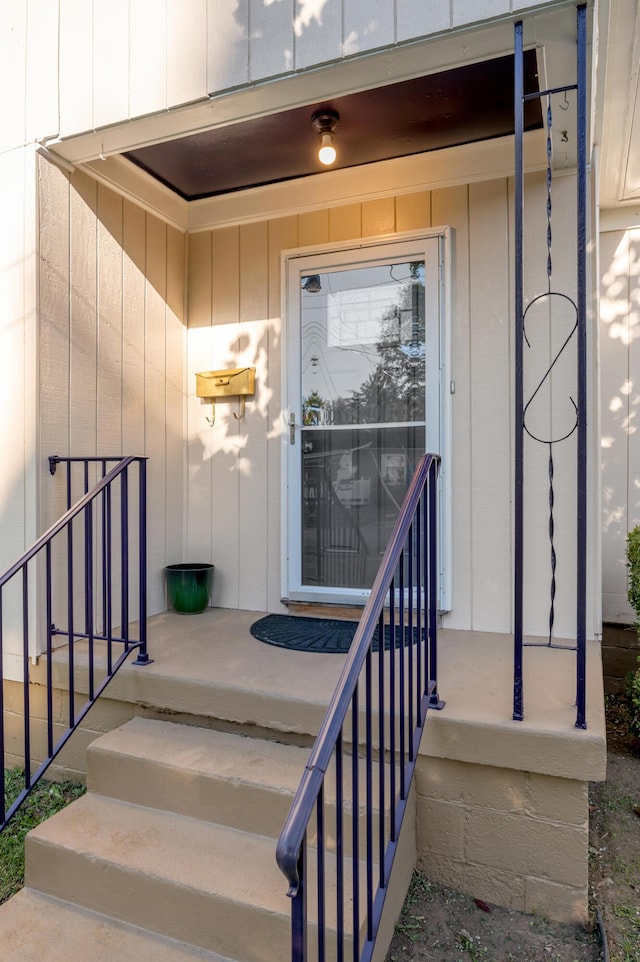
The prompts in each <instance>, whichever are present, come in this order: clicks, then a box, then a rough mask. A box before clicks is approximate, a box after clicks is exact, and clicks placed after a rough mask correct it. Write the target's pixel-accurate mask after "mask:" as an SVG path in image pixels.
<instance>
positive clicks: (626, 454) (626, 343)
mask: <svg viewBox="0 0 640 962" xmlns="http://www.w3.org/2000/svg"><path fill="white" fill-rule="evenodd" d="M631 213H632V214H633V212H631ZM636 216H637V214H636ZM600 358H601V382H600V383H601V396H602V401H601V411H602V451H601V459H602V525H603V537H602V554H603V557H602V562H603V564H602V604H603V618H604V620H605V621H611V622H617V623H620V624H630V623H631V622H632V621H633V620H634V617H635V616H634V613H633V609H632V608H631V606H630V604H629V602H628V600H627V569H626V537H627V532H628V531H630V530H631V528H633V526H634V525H636V524H640V480H639V479H640V430H639V424H638V422H639V419H640V228H638V227H635V228H630V229H620V230H608V231H606V232H604V233H601V235H600Z"/></svg>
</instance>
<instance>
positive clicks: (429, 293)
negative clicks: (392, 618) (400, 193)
mask: <svg viewBox="0 0 640 962" xmlns="http://www.w3.org/2000/svg"><path fill="white" fill-rule="evenodd" d="M433 241H436V242H437V265H436V268H435V290H430V289H429V286H428V284H427V277H428V274H427V270H426V264H425V321H426V324H427V331H428V318H429V316H430V315H432V314H433V313H434V312H435V313H436V314H437V317H438V325H437V331H436V334H435V336H436V338H437V345H438V347H437V354H438V357H437V380H436V379H434V378H433V377H432V378H431V379H430V378H429V373H430V372H429V370H427V402H426V403H427V418H426V450H427V451H429V452H431V453H437V454H440V456H441V458H442V463H441V470H440V475H439V480H438V498H439V522H440V524H439V536H438V541H439V545H438V547H439V552H438V569H439V571H438V597H439V602H438V607H439V610H440V611H443V612H444V611H450V610H451V583H452V577H451V570H452V569H451V561H452V559H451V531H452V524H451V421H452V418H451V395H452V393H453V390H454V387H453V382H452V380H451V375H450V372H451V306H452V305H451V291H452V287H451V262H452V258H451V248H452V244H453V231H452V229H451V228H449V227H438V228H429V229H425V230H416V231H404V232H401V233H397V234H386V235H381V236H378V237H375V238H371V239H366V240H365V239H362V240H357V241H350V242H341V243H333V244H332V243H329V244H321V245H314V246H311V247H302V248H295V249H292V250H285V251H282V253H281V285H282V286H281V304H282V419H283V430H282V460H281V472H282V484H281V493H282V496H281V532H282V543H281V544H282V546H281V597H282V601H283V602H284V603H287V602H307V603H309V602H311V603H316V604H327V605H330V604H340V605H345V604H346V605H364V604H366V601H367V599H368V597H369V594H370V590H369V589H360V588H340V589H337V590H336V591H335V592H331V593H330V592H329V590H328V589H326V588H316V587H314V586H309V585H308V586H304V587H303V586H302V584H301V582H302V577H301V551H300V520H299V519H298V520H297V521H294V520H293V518H292V512H291V506H292V505H294V504H298V505H299V504H301V497H302V482H301V471H300V465H299V453H300V444H299V442H300V427H301V422H302V409H301V406H302V397H301V393H302V392H301V385H300V340H301V312H300V307H299V305H300V301H299V292H300V277H301V275H303V274H305V275H307V274H310V273H311V274H313V273H318V272H321V271H322V269H323V268H324V269H327V268H333V267H335V268H336V269H340V268H347V267H348V266H351V265H352V266H353V267H357V266H358V264H360V263H366V262H367V261H370V260H374V259H376V258H377V257H380V258H382V257H385V256H393V257H402V258H403V259H406V260H410V259H412V257H413V258H414V259H417V257H418V256H425V258H427V248H428V247H430V246H431V245H432V242H433ZM420 245H422V246H420ZM431 256H433V252H432V254H431ZM432 280H433V275H432ZM294 299H295V300H296V304H295V305H292V301H293V300H294ZM427 343H428V334H427ZM431 373H433V372H431ZM434 380H436V383H433V381H434ZM434 409H435V410H437V412H438V414H437V417H436V418H431V419H430V418H429V411H432V410H434ZM292 418H293V423H292ZM292 430H293V431H294V432H295V436H296V443H295V444H291V442H290V436H291V431H292ZM296 462H297V463H296ZM296 539H297V542H298V544H297V548H296Z"/></svg>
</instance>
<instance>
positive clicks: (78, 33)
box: [58, 0, 94, 134]
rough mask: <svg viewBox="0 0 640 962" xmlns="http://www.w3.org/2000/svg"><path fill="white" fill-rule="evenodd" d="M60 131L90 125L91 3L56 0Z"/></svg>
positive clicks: (91, 111) (79, 128)
mask: <svg viewBox="0 0 640 962" xmlns="http://www.w3.org/2000/svg"><path fill="white" fill-rule="evenodd" d="M58 90H59V97H60V132H61V134H65V133H73V132H78V131H81V130H90V129H91V127H93V100H94V95H93V3H87V0H60V63H59V67H58Z"/></svg>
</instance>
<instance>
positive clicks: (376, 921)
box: [276, 454, 443, 962]
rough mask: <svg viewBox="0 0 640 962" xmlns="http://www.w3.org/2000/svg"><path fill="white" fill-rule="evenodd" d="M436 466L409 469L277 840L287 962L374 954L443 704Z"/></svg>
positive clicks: (427, 462)
mask: <svg viewBox="0 0 640 962" xmlns="http://www.w3.org/2000/svg"><path fill="white" fill-rule="evenodd" d="M438 466H439V458H438V457H437V456H435V455H430V454H427V455H425V456H424V458H423V459H422V460H421V462H420V464H419V465H418V468H417V469H416V472H415V474H414V477H413V479H412V482H411V485H410V487H409V490H408V492H407V495H406V498H405V501H404V504H403V506H402V509H401V511H400V514H399V516H398V519H397V521H396V524H395V527H394V530H393V534H392V536H391V540H390V542H389V545H388V547H387V550H386V552H385V555H384V558H383V560H382V564H381V566H380V570H379V571H378V574H377V577H376V579H375V582H374V584H373V588H372V589H371V594H370V597H369V601H368V603H367V605H366V607H365V609H364V612H363V615H362V618H361V620H360V623H359V625H358V628H357V630H356V633H355V637H354V639H353V643H352V645H351V648H350V651H349V655H348V657H347V660H346V663H345V665H344V668H343V670H342V673H341V675H340V680H339V681H338V685H337V687H336V690H335V692H334V694H333V696H332V699H331V702H330V704H329V707H328V709H327V713H326V715H325V718H324V721H323V723H322V726H321V728H320V731H319V733H318V737H317V739H316V741H315V744H314V747H313V749H312V751H311V755H310V758H309V762H308V764H307V766H306V769H305V772H304V775H303V777H302V780H301V783H300V785H299V787H298V791H297V793H296V796H295V798H294V800H293V803H292V805H291V809H290V811H289V815H288V817H287V820H286V823H285V826H284V828H283V830H282V833H281V835H280V838H279V840H278V845H277V856H276V857H277V861H278V865H279V866H280V869H281V871H282V872H283V874H284V875H285V877H286V879H287V881H288V883H289V892H288V894H289V896H290V897H291V898H292V911H291V934H292V953H291V958H292V962H307V959H309V958H310V957H311V958H314V959H316V958H317V960H318V962H324V960H325V959H326V958H327V957H330V958H332V959H333V958H335V959H336V960H337V962H343V960H344V959H345V957H346V956H347V955H348V957H349V958H352V959H353V960H354V962H357V960H362V962H368V960H370V959H371V956H372V953H373V948H374V944H375V939H376V934H377V932H378V928H379V925H380V919H381V915H382V909H383V905H384V900H385V897H386V893H387V886H388V882H389V877H390V873H391V866H392V864H393V860H394V856H395V853H396V849H397V846H398V840H399V834H400V827H401V825H402V820H403V817H404V814H405V811H406V808H407V802H408V798H409V790H410V787H411V781H412V778H413V773H414V769H415V766H416V761H417V757H418V748H419V745H420V738H421V735H422V731H423V728H424V723H425V719H426V713H427V708H428V707H430V706H431V707H442V705H443V703H442V702H440V701H439V700H438V693H437V647H436V645H437V635H436V629H437V609H438V568H437V551H436V548H437V535H438V518H437V478H438ZM310 902H311V903H312V904H311V906H310V905H309V903H310ZM311 939H313V942H314V944H313V946H312V947H311V945H310V940H311Z"/></svg>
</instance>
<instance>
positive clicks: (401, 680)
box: [394, 551, 411, 827]
mask: <svg viewBox="0 0 640 962" xmlns="http://www.w3.org/2000/svg"><path fill="white" fill-rule="evenodd" d="M404 556H405V552H404V551H403V552H402V554H401V555H400V561H399V562H398V568H399V571H398V582H399V588H400V605H399V611H398V622H399V629H398V630H399V632H400V647H399V655H400V660H399V666H400V673H399V677H398V702H399V713H400V718H399V719H398V729H399V732H400V744H399V745H398V755H399V759H398V764H399V766H400V769H399V772H400V798H404V797H405V793H406V785H405V781H404V761H405V730H404V726H405V722H406V717H405V697H406V693H405V659H406V654H407V646H406V644H405V640H406V630H407V629H406V625H405V623H404V621H405V617H404V616H405V610H404V597H405V590H406V585H405V580H404ZM409 655H411V644H409ZM409 701H411V697H409ZM394 798H395V795H394ZM394 827H395V826H394Z"/></svg>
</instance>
